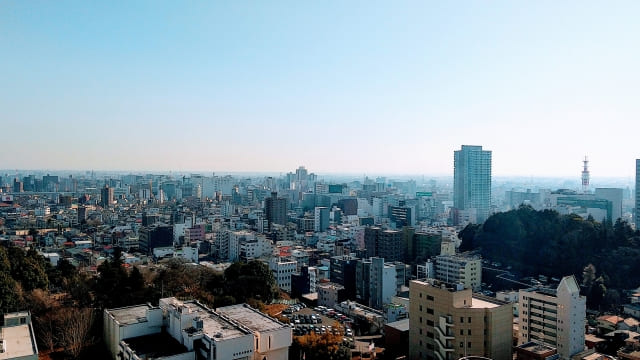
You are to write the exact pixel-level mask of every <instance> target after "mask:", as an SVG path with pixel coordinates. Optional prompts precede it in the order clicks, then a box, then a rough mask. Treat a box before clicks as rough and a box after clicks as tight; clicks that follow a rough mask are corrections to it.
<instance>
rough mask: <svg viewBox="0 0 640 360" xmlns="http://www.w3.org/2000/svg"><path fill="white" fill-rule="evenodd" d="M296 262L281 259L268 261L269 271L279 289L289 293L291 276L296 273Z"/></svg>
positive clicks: (275, 258)
mask: <svg viewBox="0 0 640 360" xmlns="http://www.w3.org/2000/svg"><path fill="white" fill-rule="evenodd" d="M297 264H298V263H297V262H296V261H293V260H288V259H286V258H281V257H273V258H271V260H269V269H271V271H272V272H273V277H274V278H275V279H276V283H277V284H278V287H280V289H282V290H284V291H286V292H291V274H293V273H294V272H296V268H297Z"/></svg>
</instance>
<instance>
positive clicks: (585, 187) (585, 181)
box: [582, 156, 589, 194]
mask: <svg viewBox="0 0 640 360" xmlns="http://www.w3.org/2000/svg"><path fill="white" fill-rule="evenodd" d="M582 162H583V163H584V168H583V169H582V192H583V193H585V194H586V193H588V192H589V160H588V159H587V157H586V156H585V157H584V160H583V161H582Z"/></svg>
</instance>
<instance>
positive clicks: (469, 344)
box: [467, 341, 471, 349]
mask: <svg viewBox="0 0 640 360" xmlns="http://www.w3.org/2000/svg"><path fill="white" fill-rule="evenodd" d="M470 348H471V341H467V349H470Z"/></svg>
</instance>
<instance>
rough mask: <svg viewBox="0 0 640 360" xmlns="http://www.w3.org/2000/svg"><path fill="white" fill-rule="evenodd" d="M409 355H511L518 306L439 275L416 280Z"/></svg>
mask: <svg viewBox="0 0 640 360" xmlns="http://www.w3.org/2000/svg"><path fill="white" fill-rule="evenodd" d="M409 314H410V317H409V319H410V320H409V329H410V330H409V359H411V360H418V359H426V360H454V359H458V358H461V357H464V356H483V357H488V358H491V359H495V360H509V359H511V339H512V321H513V313H512V307H511V305H510V304H508V303H506V302H502V301H499V300H496V299H494V298H489V297H485V296H481V295H476V294H473V293H472V291H471V289H469V288H466V289H465V288H464V287H463V286H462V285H461V284H451V283H446V282H442V281H439V280H436V279H425V280H413V281H411V283H410V311H409Z"/></svg>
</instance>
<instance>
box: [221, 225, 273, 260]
mask: <svg viewBox="0 0 640 360" xmlns="http://www.w3.org/2000/svg"><path fill="white" fill-rule="evenodd" d="M227 233H228V236H229V241H228V243H229V257H228V260H229V261H239V260H243V261H248V260H251V259H255V258H259V257H260V256H263V255H270V254H271V253H272V252H273V245H272V244H271V241H270V240H268V239H267V238H266V237H265V236H264V235H261V234H257V233H255V232H253V231H246V230H240V231H227Z"/></svg>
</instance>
